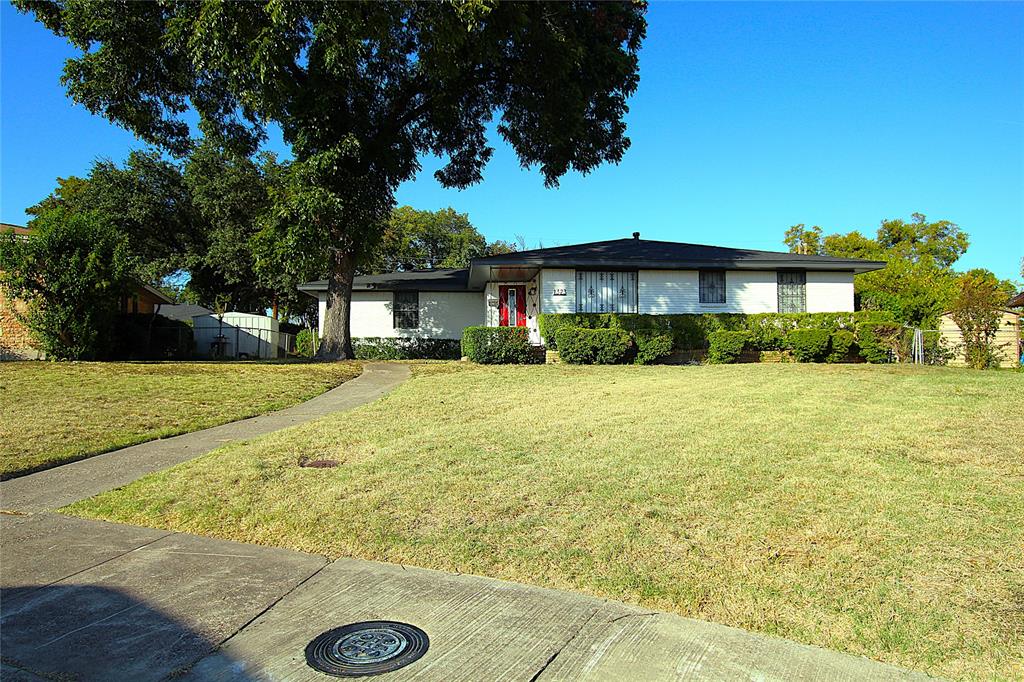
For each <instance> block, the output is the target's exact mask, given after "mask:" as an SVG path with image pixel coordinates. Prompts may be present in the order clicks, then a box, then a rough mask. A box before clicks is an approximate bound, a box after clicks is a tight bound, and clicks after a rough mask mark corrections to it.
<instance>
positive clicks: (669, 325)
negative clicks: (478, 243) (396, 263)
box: [538, 310, 893, 350]
mask: <svg viewBox="0 0 1024 682" xmlns="http://www.w3.org/2000/svg"><path fill="white" fill-rule="evenodd" d="M538 322H539V326H540V334H541V338H543V339H544V343H545V344H546V345H547V346H548V347H549V348H556V347H557V344H558V339H557V338H556V336H555V335H556V333H557V331H558V329H559V328H560V327H583V328H586V329H610V328H616V329H624V330H626V331H627V332H630V333H633V332H636V331H640V330H645V331H653V332H660V333H664V334H669V335H671V336H672V348H673V350H697V349H703V348H708V346H709V340H708V335H709V334H710V333H711V332H715V331H746V332H749V333H750V344H751V346H752V347H754V348H757V349H759V350H788V349H789V345H788V343H787V340H786V339H787V335H788V333H789V332H791V331H793V330H794V329H827V330H829V331H838V330H840V329H843V330H846V331H856V330H857V329H858V328H859V327H860V326H861V325H863V324H868V323H892V322H893V316H892V313H890V312H888V311H875V310H864V311H859V312H855V313H756V314H752V315H745V314H742V313H708V314H703V315H634V314H618V313H546V314H543V315H540V316H539V318H538Z"/></svg>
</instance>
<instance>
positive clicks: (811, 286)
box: [807, 272, 853, 313]
mask: <svg viewBox="0 0 1024 682" xmlns="http://www.w3.org/2000/svg"><path fill="white" fill-rule="evenodd" d="M807 312H809V313H845V312H853V273H852V272H808V273H807Z"/></svg>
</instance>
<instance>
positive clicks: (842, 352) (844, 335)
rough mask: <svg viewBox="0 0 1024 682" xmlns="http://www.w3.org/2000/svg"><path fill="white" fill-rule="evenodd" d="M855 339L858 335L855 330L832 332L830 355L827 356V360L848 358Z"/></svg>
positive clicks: (837, 360) (836, 360) (834, 360)
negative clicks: (854, 332)
mask: <svg viewBox="0 0 1024 682" xmlns="http://www.w3.org/2000/svg"><path fill="white" fill-rule="evenodd" d="M855 339H856V337H855V336H854V334H853V332H848V331H846V330H845V329H840V330H838V331H834V332H832V337H831V338H830V339H829V351H828V355H826V356H825V361H826V362H842V361H843V360H845V359H846V358H848V357H849V356H850V349H851V348H853V342H854V340H855Z"/></svg>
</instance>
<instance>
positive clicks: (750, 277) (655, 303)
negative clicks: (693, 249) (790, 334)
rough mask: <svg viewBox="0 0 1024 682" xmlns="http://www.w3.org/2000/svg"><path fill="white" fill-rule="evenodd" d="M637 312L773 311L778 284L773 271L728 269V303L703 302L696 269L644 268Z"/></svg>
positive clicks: (675, 313)
mask: <svg viewBox="0 0 1024 682" xmlns="http://www.w3.org/2000/svg"><path fill="white" fill-rule="evenodd" d="M637 297H638V299H639V305H638V307H637V311H638V312H640V313H644V314H647V315H679V314H699V313H774V312H777V311H778V307H779V297H778V284H777V282H776V276H775V271H774V270H726V272H725V303H722V304H709V303H701V302H700V273H699V272H698V271H697V270H641V271H640V274H639V277H638V290H637Z"/></svg>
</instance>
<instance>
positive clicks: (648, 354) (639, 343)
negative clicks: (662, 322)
mask: <svg viewBox="0 0 1024 682" xmlns="http://www.w3.org/2000/svg"><path fill="white" fill-rule="evenodd" d="M632 337H633V344H634V345H635V346H636V355H635V356H634V357H633V362H635V363H636V364H638V365H649V364H651V363H653V362H657V361H658V360H660V359H661V358H663V357H665V356H666V355H669V354H671V353H672V335H671V334H667V333H665V332H659V331H656V330H653V329H638V330H636V331H635V332H633V334H632Z"/></svg>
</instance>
